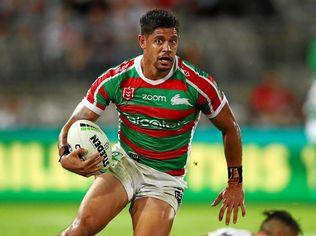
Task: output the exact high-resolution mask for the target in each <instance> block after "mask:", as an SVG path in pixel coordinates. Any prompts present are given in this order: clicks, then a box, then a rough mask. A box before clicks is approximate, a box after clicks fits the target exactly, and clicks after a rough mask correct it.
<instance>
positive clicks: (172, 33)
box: [139, 28, 179, 71]
mask: <svg viewBox="0 0 316 236" xmlns="http://www.w3.org/2000/svg"><path fill="white" fill-rule="evenodd" d="M178 39H179V35H178V32H177V30H176V29H175V28H157V29H155V30H154V32H153V33H151V34H149V35H140V36H139V43H140V46H141V48H142V49H143V50H144V57H146V60H148V61H150V62H151V64H152V65H153V66H154V67H155V68H156V69H157V70H159V71H168V70H170V69H171V67H172V65H173V62H174V59H175V55H176V53H177V49H178Z"/></svg>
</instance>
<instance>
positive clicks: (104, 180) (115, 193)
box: [75, 173, 128, 232]
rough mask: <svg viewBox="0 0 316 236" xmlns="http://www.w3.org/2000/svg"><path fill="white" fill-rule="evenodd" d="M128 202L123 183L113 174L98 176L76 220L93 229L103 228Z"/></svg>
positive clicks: (83, 201)
mask: <svg viewBox="0 0 316 236" xmlns="http://www.w3.org/2000/svg"><path fill="white" fill-rule="evenodd" d="M127 203H128V198H127V194H126V191H125V189H124V187H123V185H122V183H121V182H120V181H119V180H118V179H116V178H115V177H114V176H113V175H111V174H108V173H105V174H103V175H100V176H98V177H97V178H96V179H95V181H94V182H93V184H92V185H91V187H90V189H89V191H88V192H87V194H86V195H85V197H84V199H83V200H82V203H81V205H80V208H79V211H78V214H77V217H76V220H75V221H76V222H77V224H82V225H83V226H85V227H89V228H91V230H93V231H97V232H98V231H100V230H101V229H103V228H104V227H105V226H106V225H107V224H108V223H109V222H110V221H111V220H112V219H113V218H114V217H115V216H116V215H117V214H118V213H119V212H120V211H121V210H122V209H123V208H124V207H125V206H126V204H127Z"/></svg>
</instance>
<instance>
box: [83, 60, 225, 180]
mask: <svg viewBox="0 0 316 236" xmlns="http://www.w3.org/2000/svg"><path fill="white" fill-rule="evenodd" d="M141 59H142V55H140V56H138V57H136V58H133V59H131V60H129V61H125V62H123V63H122V64H120V65H119V66H117V67H115V68H110V69H109V70H107V71H106V72H105V73H103V74H102V75H101V76H100V77H98V78H97V79H96V80H95V81H94V83H93V84H92V86H91V88H90V89H89V91H88V93H87V95H86V96H85V98H84V99H83V104H84V105H85V106H86V107H88V108H89V109H91V110H92V111H94V112H96V113H97V114H99V115H101V113H102V112H103V111H104V110H105V108H106V106H107V105H108V104H109V103H110V102H112V103H113V104H115V106H116V108H117V111H118V113H119V131H118V135H119V143H120V145H121V147H122V148H123V149H124V150H125V151H126V153H127V154H128V155H129V156H130V157H131V158H133V159H135V160H137V161H139V162H140V163H143V164H145V165H148V166H150V167H152V168H154V169H156V170H159V171H162V172H166V173H169V174H171V175H174V176H182V175H184V174H185V166H186V163H187V159H188V155H189V153H190V146H191V142H192V137H193V133H194V129H195V127H196V125H197V122H198V119H199V115H200V112H203V113H204V114H205V115H207V116H208V117H209V118H213V117H215V116H217V114H218V113H219V112H220V111H221V109H222V107H223V106H224V105H225V103H226V98H225V95H224V94H223V92H222V91H221V90H220V89H219V88H218V86H217V84H216V82H215V80H214V79H213V78H212V77H211V76H209V75H208V74H207V73H205V72H203V71H201V70H200V69H198V68H197V67H195V66H193V65H191V64H190V63H189V62H187V61H185V60H182V59H181V58H179V57H177V56H176V58H175V62H174V65H173V68H172V69H171V70H170V72H169V74H168V75H167V76H166V77H164V78H162V79H159V80H150V79H147V78H146V77H145V76H144V74H143V73H142V69H141Z"/></svg>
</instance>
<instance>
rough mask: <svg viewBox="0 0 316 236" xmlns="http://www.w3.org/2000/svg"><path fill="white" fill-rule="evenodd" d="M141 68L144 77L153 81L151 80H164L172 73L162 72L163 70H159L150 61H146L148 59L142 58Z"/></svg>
mask: <svg viewBox="0 0 316 236" xmlns="http://www.w3.org/2000/svg"><path fill="white" fill-rule="evenodd" d="M140 64H141V68H142V72H143V75H144V76H145V77H146V78H147V79H151V80H159V79H162V78H164V77H165V76H167V75H168V73H169V72H170V70H171V69H172V68H171V69H170V70H167V71H161V70H157V68H156V67H155V66H154V65H153V64H152V63H151V62H150V61H149V60H146V58H144V57H143V58H142V60H141V63H140Z"/></svg>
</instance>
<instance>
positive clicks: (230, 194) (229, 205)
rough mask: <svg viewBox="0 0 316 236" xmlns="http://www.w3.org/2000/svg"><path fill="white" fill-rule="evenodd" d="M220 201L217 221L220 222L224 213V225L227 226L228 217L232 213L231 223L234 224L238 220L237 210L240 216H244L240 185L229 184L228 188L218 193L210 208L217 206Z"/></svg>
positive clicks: (243, 202)
mask: <svg viewBox="0 0 316 236" xmlns="http://www.w3.org/2000/svg"><path fill="white" fill-rule="evenodd" d="M221 201H222V206H221V208H220V211H219V215H218V219H219V221H222V219H223V216H224V214H225V211H226V221H225V223H226V225H229V222H230V216H231V213H232V211H233V212H234V213H233V223H234V224H236V222H237V219H238V210H239V207H240V208H241V213H242V216H243V217H244V216H245V215H246V208H245V194H244V190H243V187H242V183H236V182H229V181H228V186H227V187H226V188H225V189H224V190H223V191H222V192H220V193H219V195H218V196H217V198H216V199H215V201H214V202H213V203H212V206H216V205H218V204H219V203H220V202H221Z"/></svg>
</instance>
